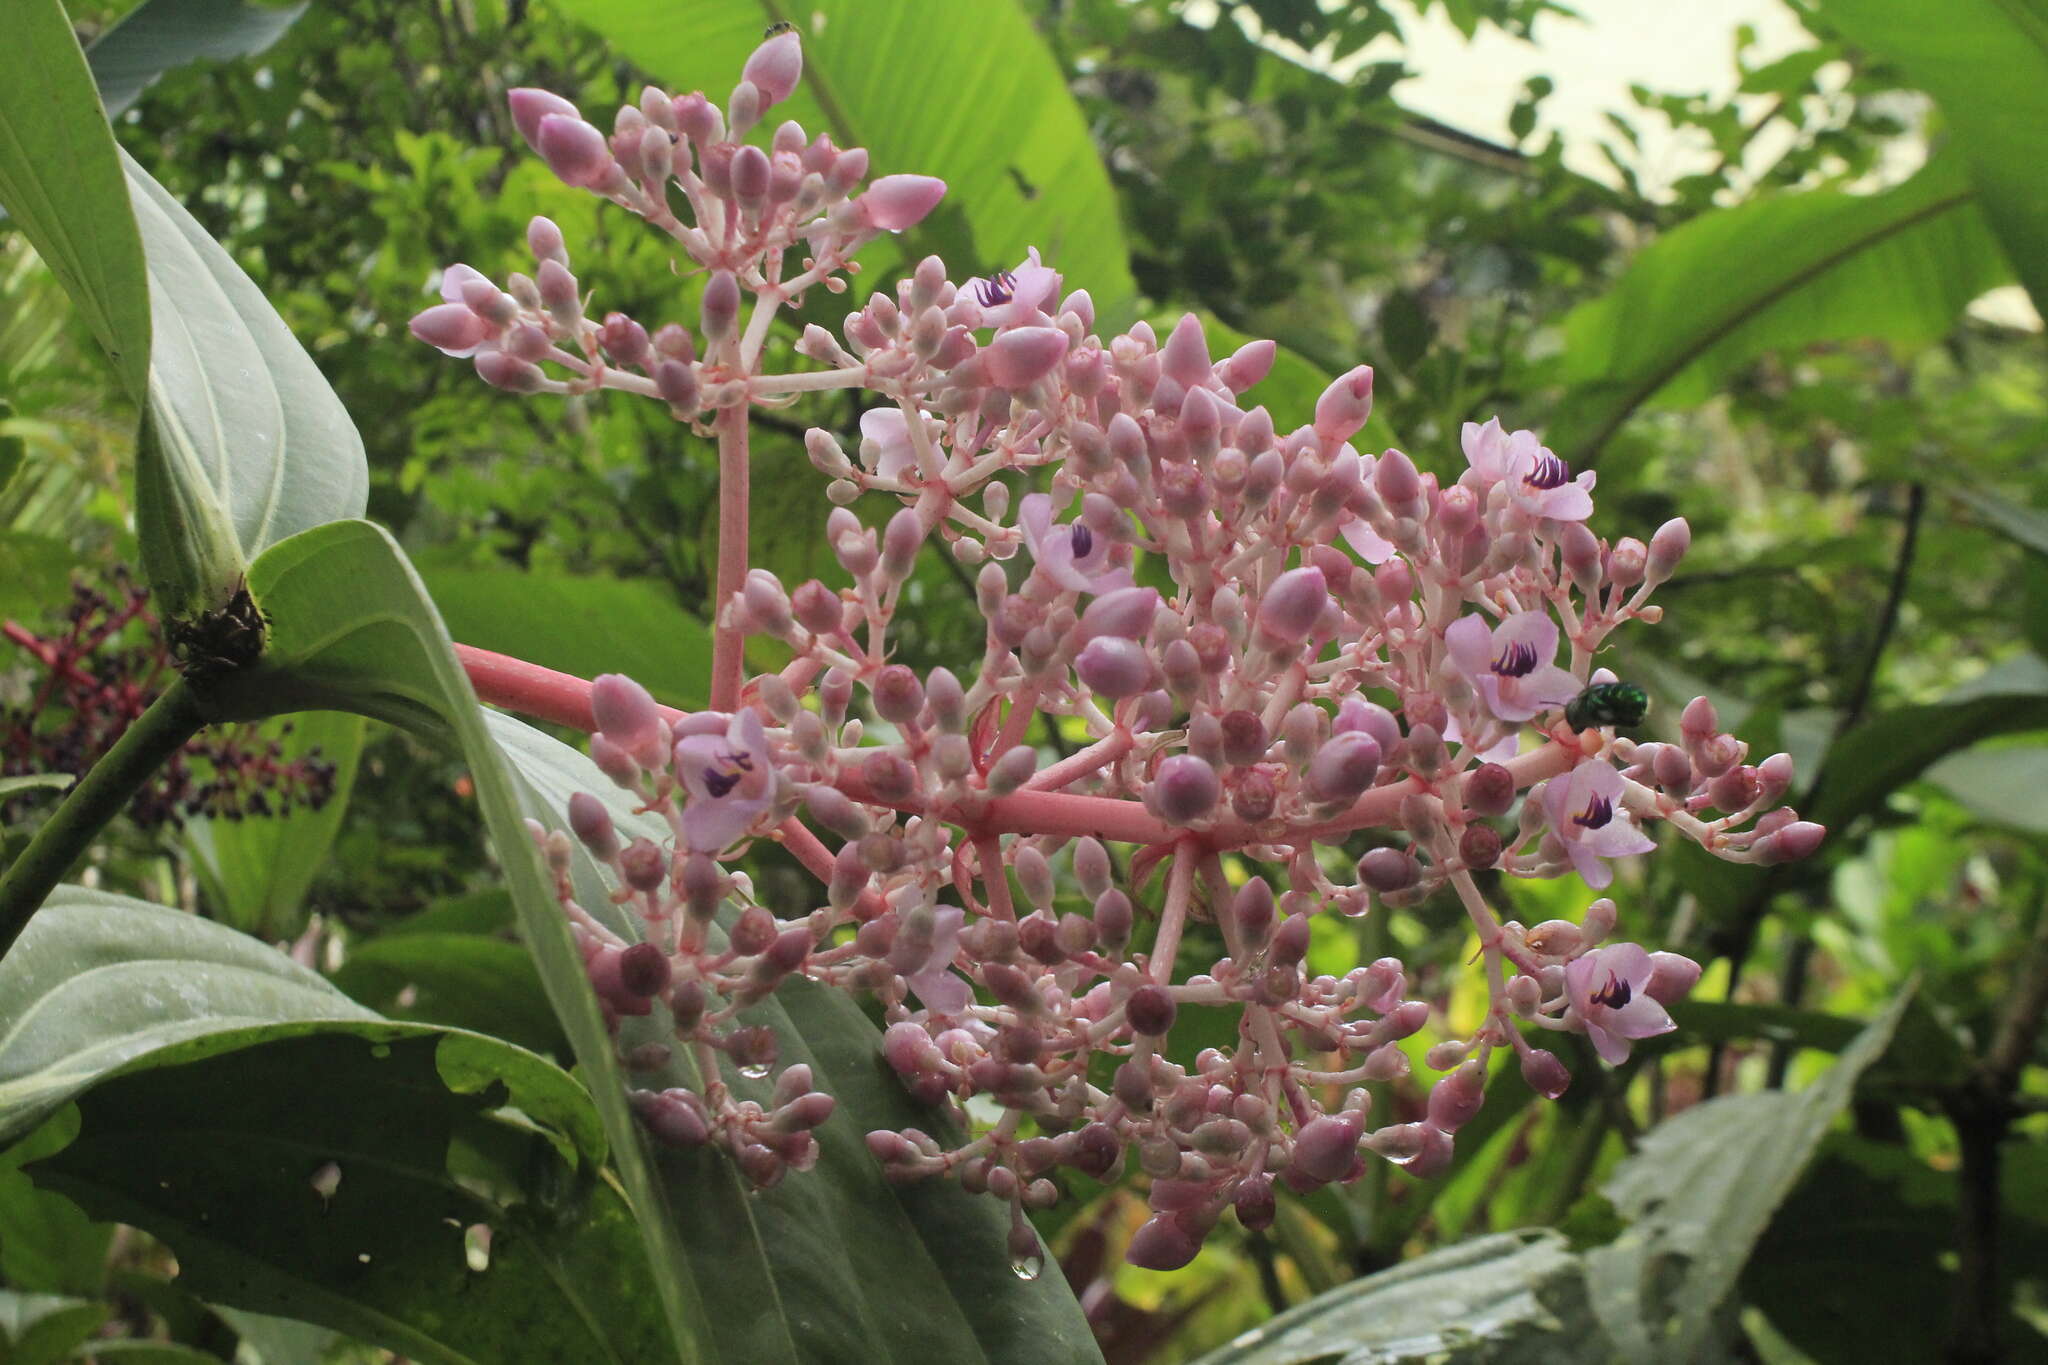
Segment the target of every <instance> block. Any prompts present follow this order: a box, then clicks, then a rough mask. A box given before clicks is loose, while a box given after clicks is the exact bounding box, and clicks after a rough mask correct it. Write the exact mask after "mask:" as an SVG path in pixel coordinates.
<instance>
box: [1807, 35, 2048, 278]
mask: <svg viewBox="0 0 2048 1365" xmlns="http://www.w3.org/2000/svg"><path fill="white" fill-rule="evenodd" d="M1821 13H1822V15H1823V16H1824V17H1825V18H1826V19H1827V20H1828V22H1830V23H1832V24H1834V25H1835V26H1836V27H1838V28H1840V29H1841V31H1842V34H1843V36H1844V37H1846V38H1848V39H1849V40H1850V41H1851V42H1853V43H1855V44H1856V45H1857V46H1859V47H1864V48H1867V49H1869V50H1870V51H1871V52H1873V53H1875V54H1877V55H1878V56H1880V57H1883V58H1884V59H1885V60H1886V61H1888V62H1891V63H1893V64H1895V65H1897V66H1898V67H1899V68H1900V69H1901V70H1903V71H1904V72H1905V73H1906V76H1907V78H1908V79H1909V80H1911V81H1912V82H1913V84H1915V85H1917V86H1919V87H1920V88H1921V89H1922V90H1925V91H1926V92H1927V93H1928V94H1930V95H1932V96H1934V99H1935V102H1936V103H1937V104H1939V105H1940V106H1941V112H1942V117H1943V121H1944V123H1945V125H1946V127H1947V131H1948V132H1949V134H1950V136H1951V137H1952V138H1953V140H1954V142H1955V145H1956V150H1957V151H1958V153H1960V155H1961V156H1962V158H1963V159H1964V161H1965V162H1967V163H1968V165H1969V169H1970V178H1971V179H1972V180H1973V181H1975V182H1976V185H1977V188H1978V190H1979V191H1980V192H1981V194H1982V195H1983V200H1984V215H1985V217H1986V218H1987V219H1989V220H1990V223H1991V226H1992V228H1993V229H1994V230H1995V231H1996V232H1997V234H1998V237H1999V240H2000V241H2002V242H2003V243H2004V244H2005V250H2006V254H2007V255H2008V256H2009V257H2010V258H2011V260H2012V262H2013V264H2014V265H2015V266H2017V267H2018V270H2019V276H2020V279H2021V281H2022V282H2023V283H2024V284H2025V285H2026V286H2027V292H2028V293H2029V294H2032V295H2033V298H2034V305H2035V307H2037V308H2041V309H2043V310H2044V311H2048V169H2044V168H2043V167H2042V164H2041V154H2040V152H2041V148H2040V139H2039V130H2040V129H2041V128H2042V127H2043V126H2044V125H2048V13H2044V12H2043V11H2042V8H2041V6H2040V4H2039V0H1955V3H1953V4H1944V5H1942V6H1941V7H1940V9H1939V11H1935V12H1930V11H1929V10H1928V8H1927V7H1926V6H1925V5H1923V4H1919V3H1917V0H1825V3H1824V4H1822V5H1821Z"/></svg>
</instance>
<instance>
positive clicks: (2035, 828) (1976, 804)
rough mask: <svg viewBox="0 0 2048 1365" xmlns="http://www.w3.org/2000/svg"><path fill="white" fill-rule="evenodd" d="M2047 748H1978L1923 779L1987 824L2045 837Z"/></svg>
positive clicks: (1947, 760) (1932, 770)
mask: <svg viewBox="0 0 2048 1365" xmlns="http://www.w3.org/2000/svg"><path fill="white" fill-rule="evenodd" d="M2044 774H2048V745H2042V744H2016V745H2012V746H2010V747H2005V748H1989V747H1982V746H1980V747H1978V748H1975V749H1969V750H1966V751H1965V752H1963V753H1960V754H1951V755H1949V756H1948V757H1947V758H1944V759H1942V760H1941V761H1940V762H1939V763H1936V764H1934V765H1933V766H1931V767H1929V768H1928V769H1927V772H1926V773H1925V777H1926V779H1927V780H1928V781H1929V782H1932V783H1933V784H1934V785H1935V786H1937V787H1940V788H1941V789H1942V790H1943V791H1945V792H1947V793H1948V794H1949V795H1950V796H1951V797H1953V798H1955V799H1956V800H1957V801H1960V802H1962V804H1964V805H1965V806H1968V807H1969V808H1970V809H1971V810H1973V811H1975V812H1976V813H1977V814H1978V815H1981V816H1983V817H1984V818H1985V819H1986V820H1989V821H1991V822H1992V823H1993V824H1999V825H2009V826H2011V827H2012V828H2014V829H2023V830H2028V831H2030V832H2032V833H2035V834H2048V783H2044V782H2043V781H2042V777H2043V775H2044Z"/></svg>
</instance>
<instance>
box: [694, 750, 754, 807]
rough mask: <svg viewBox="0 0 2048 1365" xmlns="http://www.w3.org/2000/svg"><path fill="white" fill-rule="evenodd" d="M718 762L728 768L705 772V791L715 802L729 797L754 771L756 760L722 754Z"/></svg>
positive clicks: (743, 756)
mask: <svg viewBox="0 0 2048 1365" xmlns="http://www.w3.org/2000/svg"><path fill="white" fill-rule="evenodd" d="M718 761H719V762H720V763H722V764H726V765H728V766H725V767H717V768H706V769H705V770H704V790H706V791H708V792H710V793H711V799H712V800H714V801H715V800H717V799H718V798H720V797H722V796H726V795H729V794H730V793H731V792H732V789H733V788H734V787H737V786H738V785H739V784H740V779H741V778H742V777H744V776H745V775H746V774H748V773H750V772H752V771H754V760H753V759H752V758H751V757H750V756H749V755H747V754H740V753H727V754H720V755H719V760H718Z"/></svg>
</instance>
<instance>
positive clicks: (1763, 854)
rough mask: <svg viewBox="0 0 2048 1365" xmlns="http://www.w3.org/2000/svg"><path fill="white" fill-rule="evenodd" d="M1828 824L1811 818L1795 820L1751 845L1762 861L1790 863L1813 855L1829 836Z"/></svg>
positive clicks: (1758, 858)
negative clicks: (1819, 823) (1817, 823)
mask: <svg viewBox="0 0 2048 1365" xmlns="http://www.w3.org/2000/svg"><path fill="white" fill-rule="evenodd" d="M1827 832H1828V831H1827V826H1825V825H1816V824H1814V823H1813V822H1812V821H1811V820H1795V821H1793V822H1792V823H1791V824H1789V825H1786V826H1785V827H1784V828H1783V829H1780V830H1777V831H1776V832H1774V833H1771V834H1767V835H1765V836H1764V837H1763V838H1761V839H1759V840H1757V841H1756V843H1755V844H1753V845H1751V849H1752V851H1753V852H1754V853H1755V854H1756V860H1757V861H1758V862H1760V863H1790V862H1797V861H1798V860H1799V859H1801V858H1808V857H1811V856H1813V854H1814V852H1815V851H1816V850H1818V849H1819V848H1820V845H1821V840H1823V839H1825V838H1826V837H1827Z"/></svg>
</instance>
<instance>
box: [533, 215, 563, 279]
mask: <svg viewBox="0 0 2048 1365" xmlns="http://www.w3.org/2000/svg"><path fill="white" fill-rule="evenodd" d="M526 249H527V250H528V251H531V252H532V253H533V258H534V259H535V260H536V261H540V262H543V263H545V262H548V261H553V262H554V263H555V264H557V265H559V266H562V267H564V268H566V267H567V266H568V264H569V250H568V248H567V247H566V246H565V245H563V242H562V229H560V228H559V227H557V226H555V222H554V220H553V219H552V218H542V217H540V216H538V215H535V217H534V218H533V220H532V221H531V222H529V223H527V225H526Z"/></svg>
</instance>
